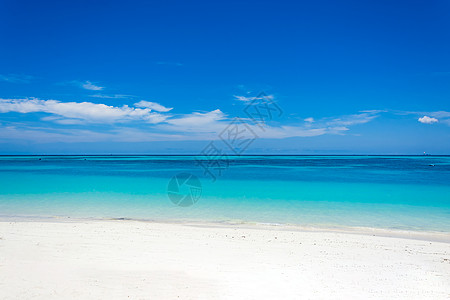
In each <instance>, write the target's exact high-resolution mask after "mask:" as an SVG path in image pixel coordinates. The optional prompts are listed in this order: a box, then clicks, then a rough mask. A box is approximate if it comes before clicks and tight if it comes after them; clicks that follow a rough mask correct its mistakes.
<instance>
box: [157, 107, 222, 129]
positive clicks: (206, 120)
mask: <svg viewBox="0 0 450 300" xmlns="http://www.w3.org/2000/svg"><path fill="white" fill-rule="evenodd" d="M226 119H227V116H226V115H225V114H224V113H223V112H222V111H221V110H220V109H216V110H213V111H210V112H205V113H200V112H193V113H191V114H185V115H179V116H175V117H173V118H170V119H167V120H166V123H167V124H161V125H160V126H159V128H160V129H163V130H169V131H177V132H189V133H194V134H201V133H205V132H209V133H211V132H215V133H217V134H218V133H219V132H221V131H222V130H223V129H224V128H225V126H226V125H227V123H226V122H224V121H225V120H226Z"/></svg>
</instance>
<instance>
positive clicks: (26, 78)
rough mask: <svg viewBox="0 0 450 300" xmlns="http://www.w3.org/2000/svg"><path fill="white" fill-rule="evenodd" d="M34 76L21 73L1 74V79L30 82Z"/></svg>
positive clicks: (11, 81) (12, 81)
mask: <svg viewBox="0 0 450 300" xmlns="http://www.w3.org/2000/svg"><path fill="white" fill-rule="evenodd" d="M33 78H34V77H33V76H30V75H21V74H8V75H2V74H0V81H6V82H10V83H29V82H30V81H31V80H32V79H33Z"/></svg>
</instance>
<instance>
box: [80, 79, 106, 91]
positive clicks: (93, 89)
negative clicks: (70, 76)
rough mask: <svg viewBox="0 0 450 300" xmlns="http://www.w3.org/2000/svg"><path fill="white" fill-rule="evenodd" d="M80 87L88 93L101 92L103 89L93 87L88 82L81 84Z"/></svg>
mask: <svg viewBox="0 0 450 300" xmlns="http://www.w3.org/2000/svg"><path fill="white" fill-rule="evenodd" d="M80 85H81V87H82V88H83V89H85V90H90V91H101V90H103V89H104V87H102V86H98V85H95V84H93V83H92V82H90V81H85V82H81V83H80Z"/></svg>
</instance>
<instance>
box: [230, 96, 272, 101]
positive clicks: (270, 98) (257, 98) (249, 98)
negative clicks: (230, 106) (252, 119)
mask: <svg viewBox="0 0 450 300" xmlns="http://www.w3.org/2000/svg"><path fill="white" fill-rule="evenodd" d="M234 99H235V100H237V101H242V102H251V101H253V100H262V99H263V97H247V96H237V95H235V96H234ZM273 99H274V96H273V95H264V100H273Z"/></svg>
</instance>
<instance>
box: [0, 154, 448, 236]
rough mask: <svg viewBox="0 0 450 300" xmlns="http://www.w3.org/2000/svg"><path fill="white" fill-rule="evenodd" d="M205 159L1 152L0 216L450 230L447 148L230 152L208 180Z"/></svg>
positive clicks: (210, 168) (212, 165)
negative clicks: (415, 152)
mask: <svg viewBox="0 0 450 300" xmlns="http://www.w3.org/2000/svg"><path fill="white" fill-rule="evenodd" d="M205 163H211V161H205V160H204V159H202V160H201V161H200V163H199V161H198V157H196V156H1V157H0V218H1V217H7V218H9V217H25V218H28V217H31V218H35V217H55V216H58V217H72V218H73V217H77V218H130V219H145V220H155V221H171V220H172V221H173V220H176V221H184V220H191V221H192V220H194V221H208V222H257V223H276V224H299V225H305V226H319V227H320V226H356V227H378V228H395V229H410V230H432V231H445V232H450V157H449V156H232V157H228V160H227V162H226V165H224V164H222V166H221V167H222V169H220V170H219V169H218V166H219V164H209V168H208V169H207V170H208V171H209V172H211V173H212V174H214V176H216V178H215V180H212V177H211V176H210V174H211V173H208V172H205V169H203V168H202V167H201V165H202V164H203V165H204V166H205ZM219 171H220V172H219ZM174 176H175V177H174ZM196 178H198V181H197V180H196ZM193 202H195V203H193ZM177 204H178V205H177ZM190 204H192V205H190Z"/></svg>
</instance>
